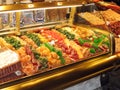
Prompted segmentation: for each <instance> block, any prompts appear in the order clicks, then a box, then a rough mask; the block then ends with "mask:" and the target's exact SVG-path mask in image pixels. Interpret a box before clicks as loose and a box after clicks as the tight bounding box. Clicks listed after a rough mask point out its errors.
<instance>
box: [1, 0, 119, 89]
mask: <svg viewBox="0 0 120 90" xmlns="http://www.w3.org/2000/svg"><path fill="white" fill-rule="evenodd" d="M0 11H1V14H0V23H1V30H0V35H1V37H0V54H1V55H0V57H1V61H0V63H1V67H0V89H4V90H31V89H33V90H39V89H45V90H47V89H48V90H49V89H50V90H59V89H60V90H61V89H64V88H66V87H68V86H71V85H74V84H77V83H79V82H82V81H84V80H87V79H89V78H92V77H95V76H97V75H100V74H102V73H104V72H106V71H109V70H112V69H113V68H116V67H119V58H120V54H119V53H118V54H115V40H114V35H113V34H112V33H110V32H109V28H108V26H109V25H108V24H106V22H107V20H109V19H106V17H105V16H104V14H101V13H106V12H114V11H111V10H110V11H109V10H108V11H99V10H98V8H97V7H96V5H95V4H94V3H91V4H83V3H82V1H74V2H38V3H32V4H15V5H3V6H0ZM114 14H115V15H117V17H119V14H116V12H114ZM115 20H116V21H117V20H118V18H117V19H116V18H115Z"/></svg>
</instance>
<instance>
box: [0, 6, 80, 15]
mask: <svg viewBox="0 0 120 90" xmlns="http://www.w3.org/2000/svg"><path fill="white" fill-rule="evenodd" d="M29 5H30V4H29ZM81 6H82V5H73V6H55V7H45V8H28V9H22V10H10V11H1V12H0V14H1V13H11V12H12V13H13V12H23V11H34V10H46V9H56V8H57V9H59V8H72V7H81Z"/></svg>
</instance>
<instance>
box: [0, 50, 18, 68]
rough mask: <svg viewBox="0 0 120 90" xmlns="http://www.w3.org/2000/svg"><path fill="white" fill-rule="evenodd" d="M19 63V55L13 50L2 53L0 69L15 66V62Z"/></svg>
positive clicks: (0, 55)
mask: <svg viewBox="0 0 120 90" xmlns="http://www.w3.org/2000/svg"><path fill="white" fill-rule="evenodd" d="M18 61H19V56H18V54H17V53H15V52H13V51H11V50H6V51H3V52H0V68H3V67H6V66H8V65H11V64H14V63H15V62H18Z"/></svg>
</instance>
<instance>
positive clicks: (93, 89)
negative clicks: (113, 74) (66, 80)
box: [64, 76, 102, 90]
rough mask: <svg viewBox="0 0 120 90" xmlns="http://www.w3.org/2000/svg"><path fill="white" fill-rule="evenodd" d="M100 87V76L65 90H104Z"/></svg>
mask: <svg viewBox="0 0 120 90" xmlns="http://www.w3.org/2000/svg"><path fill="white" fill-rule="evenodd" d="M99 87H101V85H100V76H97V77H94V78H92V79H89V80H87V81H84V82H81V83H79V84H77V85H74V86H71V87H68V88H66V89H64V90H102V89H101V88H99Z"/></svg>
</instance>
